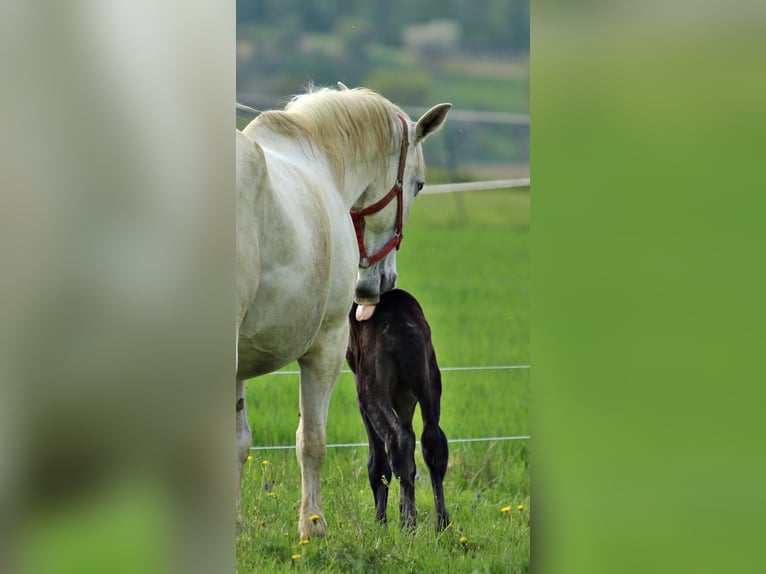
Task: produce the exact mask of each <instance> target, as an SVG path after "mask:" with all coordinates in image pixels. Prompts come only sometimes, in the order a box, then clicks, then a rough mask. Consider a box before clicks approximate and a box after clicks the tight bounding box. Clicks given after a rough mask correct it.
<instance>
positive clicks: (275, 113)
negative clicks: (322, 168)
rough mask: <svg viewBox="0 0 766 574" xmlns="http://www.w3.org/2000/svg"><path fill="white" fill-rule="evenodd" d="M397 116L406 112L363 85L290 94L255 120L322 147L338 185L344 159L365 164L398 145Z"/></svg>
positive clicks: (341, 177)
mask: <svg viewBox="0 0 766 574" xmlns="http://www.w3.org/2000/svg"><path fill="white" fill-rule="evenodd" d="M397 115H401V116H403V117H405V118H406V117H407V115H406V114H405V113H404V112H403V111H402V110H401V109H400V108H399V107H398V106H396V105H394V104H392V103H391V102H390V101H389V100H387V99H386V98H384V97H383V96H381V95H380V94H378V93H376V92H374V91H372V90H369V89H367V88H354V89H352V90H348V89H345V90H334V89H330V88H310V89H309V91H308V92H307V93H305V94H301V95H298V96H295V97H294V98H293V99H292V100H291V101H290V102H289V103H288V104H287V106H285V109H284V110H271V111H266V112H263V113H261V115H260V116H259V117H258V118H257V120H256V121H257V122H258V123H259V124H261V125H264V126H266V127H268V128H270V129H271V130H273V131H275V132H277V133H280V134H282V135H285V136H288V137H291V138H296V139H300V138H302V139H305V140H306V141H307V142H308V143H309V144H311V145H312V146H313V147H314V148H316V149H318V150H321V151H322V152H324V153H325V154H326V155H327V158H328V159H329V161H330V164H331V166H332V170H333V173H334V175H335V178H336V179H337V180H338V182H339V184H340V185H343V179H344V174H345V169H346V162H347V161H349V160H352V161H353V160H361V161H363V162H364V163H365V164H366V165H367V166H368V168H369V167H370V166H372V165H375V164H376V160H379V159H380V158H381V155H384V156H386V155H388V154H390V153H393V152H394V151H397V150H398V149H399V146H400V145H401V138H402V128H401V123H400V122H399V120H398V119H397ZM377 164H378V165H381V164H380V162H377ZM384 165H385V164H382V165H381V167H380V169H384Z"/></svg>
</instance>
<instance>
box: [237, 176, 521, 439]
mask: <svg viewBox="0 0 766 574" xmlns="http://www.w3.org/2000/svg"><path fill="white" fill-rule="evenodd" d="M529 185H530V179H529V178H528V177H527V178H519V179H501V180H490V181H470V182H464V183H446V184H439V185H427V186H426V187H425V188H423V191H422V192H421V193H424V194H439V193H456V192H464V191H480V190H492V189H509V188H516V187H528V186H529ZM530 368H531V365H524V364H521V365H480V366H459V367H440V369H439V370H440V371H442V372H455V371H507V370H526V369H530ZM340 374H342V375H344V374H345V375H347V374H351V371H350V370H348V369H344V370H342V371H341V372H340ZM269 375H292V376H295V375H300V371H297V370H282V371H274V372H272V373H269ZM531 438H532V437H531V435H511V436H493V437H474V438H455V439H449V440H448V441H447V442H448V443H450V444H453V443H454V444H457V443H475V442H500V441H518V440H529V439H531ZM417 444H418V445H419V444H420V441H417ZM368 445H369V443H367V442H353V443H335V444H328V445H326V446H327V448H359V447H365V446H368ZM295 448H296V447H295V445H268V446H252V447H250V450H251V451H268V450H294V449H295Z"/></svg>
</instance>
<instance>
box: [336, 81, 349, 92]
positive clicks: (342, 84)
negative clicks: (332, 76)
mask: <svg viewBox="0 0 766 574" xmlns="http://www.w3.org/2000/svg"><path fill="white" fill-rule="evenodd" d="M338 89H339V90H340V91H341V92H345V91H346V90H348V86H347V85H346V84H344V83H343V82H338Z"/></svg>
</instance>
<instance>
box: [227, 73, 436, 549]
mask: <svg viewBox="0 0 766 574" xmlns="http://www.w3.org/2000/svg"><path fill="white" fill-rule="evenodd" d="M339 86H340V89H339V90H334V89H328V88H322V89H313V90H312V91H310V92H309V93H307V94H303V95H300V96H297V97H295V98H294V99H293V100H292V101H291V102H290V103H289V104H288V105H287V106H286V107H285V109H284V110H281V111H267V112H263V113H262V114H261V115H260V116H258V117H257V118H256V119H254V120H253V121H252V122H250V124H249V125H248V126H247V127H246V128H245V129H244V130H243V131H241V132H240V131H237V298H238V309H237V333H238V349H237V351H238V356H237V361H238V363H237V405H236V409H237V410H236V413H237V414H236V417H237V460H236V469H237V510H238V511H239V502H240V489H241V485H240V479H241V473H242V464H243V463H244V461H245V459H246V458H247V455H248V453H249V450H250V445H251V432H250V427H249V425H248V422H247V413H246V409H245V398H244V397H245V380H246V379H249V378H252V377H255V376H258V375H262V374H264V373H269V372H272V371H274V370H276V369H279V368H281V367H283V366H284V365H286V364H288V363H290V362H291V361H294V360H297V361H298V364H299V366H300V422H299V424H298V430H297V432H296V444H297V455H298V462H299V463H300V467H301V479H302V480H301V482H302V500H301V508H300V518H299V533H300V536H301V539H306V538H309V537H311V536H323V535H324V534H325V531H326V528H327V522H326V520H325V518H324V515H323V513H322V500H321V492H320V472H321V468H322V464H323V462H324V458H325V449H326V441H325V428H326V423H327V410H328V406H329V402H330V395H331V393H332V389H333V386H334V384H335V381H336V379H337V377H338V375H339V373H340V370H341V367H342V365H343V360H344V357H345V352H346V345H347V343H348V337H349V326H348V313H349V310H350V309H351V304H352V301H353V300H355V301H356V302H357V303H359V304H362V305H368V306H370V305H374V304H375V303H377V302H378V299H379V296H380V294H381V293H384V292H386V291H389V290H391V289H393V288H394V286H395V284H396V250H397V249H398V247H399V244H400V242H401V239H402V234H401V228H402V225H403V224H404V221H405V220H406V218H407V215H408V213H409V211H410V206H411V203H412V200H413V198H414V197H415V195H417V193H418V191H420V189H421V188H422V187H423V185H424V178H425V165H424V163H423V152H422V150H421V147H420V144H421V142H423V140H425V139H426V138H427V137H428V136H429V135H430V134H432V133H434V132H435V131H436V130H438V129H439V128H440V127H441V126H442V124H443V123H444V120H445V119H446V116H447V112H448V111H449V109H450V107H451V104H439V105H437V106H434V107H433V108H431V109H430V110H429V111H428V112H426V113H425V114H423V116H422V117H421V118H420V119H419V120H418V121H417V122H414V123H413V122H411V121H410V120H409V119H408V117H407V115H406V114H405V113H404V112H403V111H402V110H401V109H400V108H398V107H397V106H395V105H394V104H392V103H391V102H390V101H388V100H387V99H385V98H384V97H382V96H380V95H379V94H376V93H375V92H372V91H370V90H367V89H363V88H358V89H353V90H349V89H347V88H346V87H345V86H343V85H342V84H339Z"/></svg>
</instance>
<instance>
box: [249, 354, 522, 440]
mask: <svg viewBox="0 0 766 574" xmlns="http://www.w3.org/2000/svg"><path fill="white" fill-rule="evenodd" d="M530 368H531V365H482V366H471V367H441V368H440V369H439V370H440V371H442V372H456V371H463V372H465V371H508V370H527V369H530ZM269 374H270V375H293V376H295V375H299V374H300V371H296V370H290V371H274V372H273V373H269ZM341 374H351V371H349V370H348V369H344V370H342V371H341ZM531 438H532V437H531V435H511V436H486V437H473V438H453V439H448V440H447V442H448V443H450V444H459V443H474V442H501V441H516V440H528V439H531ZM417 444H418V445H419V444H420V441H417ZM326 446H327V448H359V447H365V446H369V443H367V442H344V443H333V444H328V445H326ZM295 448H296V447H295V445H294V444H284V445H268V446H251V447H250V450H251V451H263V450H295Z"/></svg>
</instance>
